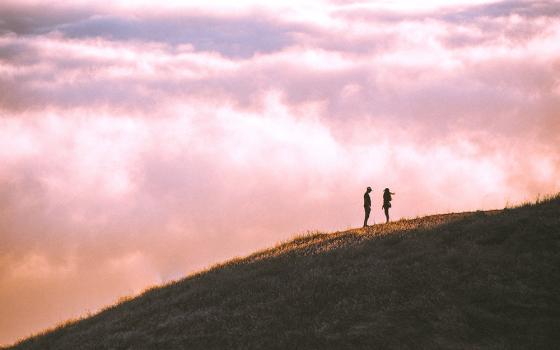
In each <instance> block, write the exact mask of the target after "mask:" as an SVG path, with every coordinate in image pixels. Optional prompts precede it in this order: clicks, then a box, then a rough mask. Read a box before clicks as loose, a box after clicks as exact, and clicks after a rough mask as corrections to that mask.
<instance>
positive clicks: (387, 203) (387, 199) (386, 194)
mask: <svg viewBox="0 0 560 350" xmlns="http://www.w3.org/2000/svg"><path fill="white" fill-rule="evenodd" d="M391 195H394V193H393V192H391V191H389V189H388V188H386V189H385V190H384V191H383V206H382V207H381V209H385V218H386V219H387V222H389V208H391V201H392V200H393V197H391Z"/></svg>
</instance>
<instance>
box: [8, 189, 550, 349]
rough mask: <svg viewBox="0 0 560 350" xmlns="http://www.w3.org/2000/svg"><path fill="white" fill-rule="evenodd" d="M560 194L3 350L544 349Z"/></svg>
mask: <svg viewBox="0 0 560 350" xmlns="http://www.w3.org/2000/svg"><path fill="white" fill-rule="evenodd" d="M559 347H560V197H558V196H557V197H556V198H553V199H548V200H546V201H543V202H540V203H537V204H532V205H524V206H521V207H518V208H513V209H504V210H500V211H487V212H482V211H478V212H471V213H460V214H446V215H436V216H428V217H423V218H417V219H412V220H401V221H398V222H393V223H389V224H380V225H375V226H373V227H369V228H367V229H354V230H349V231H345V232H336V233H331V234H320V233H318V234H310V235H305V236H301V237H298V238H296V239H294V240H292V241H290V242H287V243H283V244H280V245H278V246H276V247H274V248H272V249H268V250H265V251H261V252H258V253H255V254H253V255H251V256H248V257H246V258H240V259H234V260H231V261H228V262H226V263H224V264H221V265H218V266H215V267H213V268H211V269H209V270H207V271H204V272H200V273H197V274H195V275H192V276H189V277H187V278H185V279H183V280H180V281H177V282H174V283H172V284H169V285H166V286H162V287H158V288H153V289H151V290H148V291H146V292H145V293H144V294H143V295H141V296H139V297H137V298H134V299H131V300H128V301H124V302H122V303H120V304H118V305H114V306H111V307H109V308H107V309H105V310H104V311H102V312H100V313H99V314H97V315H94V316H92V317H89V318H86V319H83V320H79V321H76V322H71V323H67V324H65V325H63V326H60V327H59V328H57V329H54V330H50V331H47V332H45V333H43V334H39V335H37V336H34V337H32V338H29V339H26V340H23V341H21V342H20V343H19V344H16V345H15V346H14V347H12V348H10V349H22V350H23V349H320V348H345V349H347V348H348V349H351V348H353V349H359V348H364V349H437V348H445V349H467V348H468V349H515V348H525V349H554V348H556V349H557V348H559Z"/></svg>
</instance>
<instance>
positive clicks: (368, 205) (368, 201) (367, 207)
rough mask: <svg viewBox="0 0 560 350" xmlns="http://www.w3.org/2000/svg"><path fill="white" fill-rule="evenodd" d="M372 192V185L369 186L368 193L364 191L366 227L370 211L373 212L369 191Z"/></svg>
mask: <svg viewBox="0 0 560 350" xmlns="http://www.w3.org/2000/svg"><path fill="white" fill-rule="evenodd" d="M370 192H371V187H369V186H368V188H367V189H366V193H364V211H365V212H366V217H365V219H364V227H367V221H368V219H369V213H370V212H371V198H370V197H369V193H370Z"/></svg>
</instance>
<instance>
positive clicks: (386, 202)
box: [364, 186, 394, 227]
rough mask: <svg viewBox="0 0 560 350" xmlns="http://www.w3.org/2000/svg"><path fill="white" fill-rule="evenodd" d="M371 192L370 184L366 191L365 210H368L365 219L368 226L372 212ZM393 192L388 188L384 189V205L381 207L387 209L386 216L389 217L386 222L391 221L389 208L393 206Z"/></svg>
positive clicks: (365, 225) (365, 224)
mask: <svg viewBox="0 0 560 350" xmlns="http://www.w3.org/2000/svg"><path fill="white" fill-rule="evenodd" d="M370 192H371V187H369V186H368V188H367V190H366V193H364V211H365V212H366V217H365V219H364V227H367V225H368V224H367V221H368V219H369V213H370V212H371V198H370V197H369V193H370ZM392 195H394V193H393V192H391V191H390V190H389V189H388V188H386V189H385V190H384V191H383V206H381V209H384V210H385V218H386V219H387V221H386V222H389V208H391V201H392V200H393V197H392Z"/></svg>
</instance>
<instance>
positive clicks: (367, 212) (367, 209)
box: [364, 207, 371, 227]
mask: <svg viewBox="0 0 560 350" xmlns="http://www.w3.org/2000/svg"><path fill="white" fill-rule="evenodd" d="M364 210H365V212H366V217H365V219H364V227H366V226H367V221H368V219H369V213H370V211H371V208H367V207H364Z"/></svg>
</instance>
